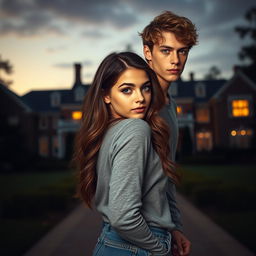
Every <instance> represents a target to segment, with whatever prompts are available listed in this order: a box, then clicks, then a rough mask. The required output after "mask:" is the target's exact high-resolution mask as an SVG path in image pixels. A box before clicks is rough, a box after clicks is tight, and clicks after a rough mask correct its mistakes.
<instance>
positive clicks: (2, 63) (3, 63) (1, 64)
mask: <svg viewBox="0 0 256 256" xmlns="http://www.w3.org/2000/svg"><path fill="white" fill-rule="evenodd" d="M1 70H3V71H4V72H5V73H6V74H8V75H9V74H12V73H13V66H12V64H11V63H10V62H9V60H3V59H2V57H1V55H0V71H1ZM0 83H2V84H4V85H6V86H9V85H11V83H12V81H10V80H5V79H3V78H2V77H1V75H0Z"/></svg>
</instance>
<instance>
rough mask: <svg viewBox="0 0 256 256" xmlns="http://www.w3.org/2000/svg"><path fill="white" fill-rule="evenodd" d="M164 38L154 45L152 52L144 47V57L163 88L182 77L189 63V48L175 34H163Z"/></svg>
mask: <svg viewBox="0 0 256 256" xmlns="http://www.w3.org/2000/svg"><path fill="white" fill-rule="evenodd" d="M162 36H163V40H160V41H159V42H158V43H157V44H154V46H153V50H152V51H151V50H150V49H149V47H148V46H147V45H144V55H145V58H146V59H147V60H148V64H149V65H150V67H151V68H152V69H153V70H154V71H155V72H156V74H157V77H158V80H159V82H160V84H161V86H162V87H163V86H169V84H170V83H171V82H173V81H176V80H177V79H178V78H179V77H180V75H181V73H182V71H183V69H184V66H185V64H186V61H187V57H188V52H189V47H188V46H187V45H185V44H184V43H181V42H180V41H178V40H177V39H176V36H175V35H174V33H171V32H162Z"/></svg>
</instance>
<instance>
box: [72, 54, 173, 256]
mask: <svg viewBox="0 0 256 256" xmlns="http://www.w3.org/2000/svg"><path fill="white" fill-rule="evenodd" d="M163 104H164V95H163V93H162V90H161V88H160V86H159V84H158V81H157V78H156V75H155V73H154V72H153V71H152V70H151V69H150V68H149V66H148V64H147V63H146V62H145V61H144V60H143V59H142V58H140V57H139V56H138V55H136V54H134V53H130V52H123V53H113V54H110V55H109V56H107V57H106V58H105V59H104V60H103V61H102V63H101V64H100V66H99V68H98V70H97V72H96V74H95V77H94V80H93V83H92V85H91V87H90V89H89V91H88V92H87V94H86V97H85V101H84V105H83V118H82V123H81V129H80V131H79V132H78V136H77V140H76V151H75V153H76V154H75V159H76V160H77V162H78V163H79V170H80V173H79V193H80V196H81V198H82V199H83V200H84V201H85V203H86V204H87V205H88V206H89V207H92V201H93V199H94V204H95V207H96V209H97V210H98V211H99V212H100V213H101V215H102V218H103V229H102V233H101V235H100V237H99V239H98V243H97V245H96V247H95V250H94V254H93V255H94V256H101V255H104V256H115V255H118V256H122V255H138V256H140V255H167V254H168V253H169V251H170V239H171V238H170V233H169V231H170V230H172V228H173V227H174V223H173V222H172V219H171V213H170V209H169V204H168V199H167V195H166V191H167V186H168V182H167V181H168V179H169V178H170V179H172V180H173V182H176V181H177V176H176V174H175V172H174V171H173V164H172V162H171V161H170V160H169V158H168V157H167V156H168V155H169V146H168V136H169V134H168V127H167V126H166V124H165V123H164V121H163V120H162V119H161V118H160V117H159V116H158V112H159V110H160V109H161V107H162V105H163Z"/></svg>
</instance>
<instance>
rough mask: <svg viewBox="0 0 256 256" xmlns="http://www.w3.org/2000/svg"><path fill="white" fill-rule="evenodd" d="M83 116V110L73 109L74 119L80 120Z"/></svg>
mask: <svg viewBox="0 0 256 256" xmlns="http://www.w3.org/2000/svg"><path fill="white" fill-rule="evenodd" d="M81 118H82V112H81V111H73V112H72V119H73V120H80V119H81Z"/></svg>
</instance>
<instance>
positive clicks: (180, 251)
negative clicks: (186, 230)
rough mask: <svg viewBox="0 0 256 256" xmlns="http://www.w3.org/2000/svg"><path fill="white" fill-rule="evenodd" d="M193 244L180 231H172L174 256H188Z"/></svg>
mask: <svg viewBox="0 0 256 256" xmlns="http://www.w3.org/2000/svg"><path fill="white" fill-rule="evenodd" d="M190 249H191V242H190V241H189V240H188V239H187V238H186V237H185V236H184V235H183V233H182V232H180V231H179V230H174V231H172V255H173V256H181V255H182V256H187V255H189V253H190Z"/></svg>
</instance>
